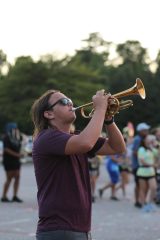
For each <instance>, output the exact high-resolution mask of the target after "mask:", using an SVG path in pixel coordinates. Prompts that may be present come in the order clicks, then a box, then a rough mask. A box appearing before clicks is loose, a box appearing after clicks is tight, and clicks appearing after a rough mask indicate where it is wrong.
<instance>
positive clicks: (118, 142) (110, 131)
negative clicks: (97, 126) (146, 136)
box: [105, 123, 126, 152]
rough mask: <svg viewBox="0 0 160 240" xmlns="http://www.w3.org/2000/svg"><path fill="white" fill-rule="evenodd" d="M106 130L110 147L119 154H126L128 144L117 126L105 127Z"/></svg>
mask: <svg viewBox="0 0 160 240" xmlns="http://www.w3.org/2000/svg"><path fill="white" fill-rule="evenodd" d="M105 129H106V131H107V135H108V139H109V140H108V143H109V145H110V146H111V147H112V148H113V149H115V151H117V152H125V151H126V144H125V141H124V138H123V136H122V133H121V132H120V130H119V128H118V127H117V125H116V124H115V123H112V124H110V125H105Z"/></svg>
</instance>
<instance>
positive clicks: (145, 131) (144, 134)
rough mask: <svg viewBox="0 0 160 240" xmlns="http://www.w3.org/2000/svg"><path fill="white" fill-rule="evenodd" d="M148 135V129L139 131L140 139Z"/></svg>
mask: <svg viewBox="0 0 160 240" xmlns="http://www.w3.org/2000/svg"><path fill="white" fill-rule="evenodd" d="M148 133H149V130H148V129H144V130H141V131H140V135H141V136H142V137H145V136H147V135H148Z"/></svg>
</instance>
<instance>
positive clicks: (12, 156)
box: [1, 122, 22, 202]
mask: <svg viewBox="0 0 160 240" xmlns="http://www.w3.org/2000/svg"><path fill="white" fill-rule="evenodd" d="M21 140H22V138H21V134H20V131H19V129H18V127H17V124H16V123H14V122H11V123H8V124H6V128H5V135H4V138H3V144H4V153H3V166H4V170H5V172H6V181H5V183H4V186H3V193H2V198H1V201H2V202H10V200H9V199H8V197H7V193H8V190H9V187H10V184H11V182H12V180H14V184H13V198H12V200H11V201H14V202H22V200H21V199H20V198H18V197H17V192H18V188H19V180H20V166H21V163H20V157H21V156H22V154H21V153H20V149H21Z"/></svg>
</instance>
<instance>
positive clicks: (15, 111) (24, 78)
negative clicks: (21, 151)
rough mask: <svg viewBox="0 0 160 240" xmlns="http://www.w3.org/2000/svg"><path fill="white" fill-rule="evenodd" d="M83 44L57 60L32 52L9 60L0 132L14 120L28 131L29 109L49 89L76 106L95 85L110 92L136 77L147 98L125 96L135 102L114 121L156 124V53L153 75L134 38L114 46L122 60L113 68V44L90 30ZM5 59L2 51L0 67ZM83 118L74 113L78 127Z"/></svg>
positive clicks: (0, 91)
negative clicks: (12, 60)
mask: <svg viewBox="0 0 160 240" xmlns="http://www.w3.org/2000/svg"><path fill="white" fill-rule="evenodd" d="M82 42H83V47H82V48H81V49H80V50H77V51H76V53H75V54H74V56H72V57H71V56H66V57H64V58H63V59H60V60H59V59H58V58H57V57H56V56H53V55H45V56H42V57H41V58H40V59H39V60H38V61H35V60H33V59H32V58H31V57H30V56H20V57H18V58H17V59H16V60H15V63H14V64H12V65H11V64H10V67H9V70H8V73H7V74H6V75H2V76H1V81H0V129H1V131H2V129H3V126H4V124H5V123H6V122H7V121H17V122H18V124H19V125H20V127H21V129H22V130H23V131H24V132H26V133H29V134H31V133H32V128H33V126H32V122H31V118H30V108H31V106H32V104H33V102H34V100H35V99H36V98H37V97H39V96H40V95H41V94H42V93H44V92H45V91H46V90H48V89H59V90H60V91H62V92H64V94H66V95H68V96H69V97H70V98H72V99H73V102H74V104H75V105H81V104H84V103H87V102H90V101H92V99H91V98H92V96H93V95H94V94H95V93H96V91H97V90H99V89H106V91H107V92H111V93H112V94H115V93H119V92H121V91H123V90H126V89H128V88H130V87H132V86H133V85H134V84H135V80H136V78H137V77H139V78H141V79H142V81H143V83H144V85H145V89H146V95H147V98H146V100H142V99H140V97H137V96H128V97H126V98H125V99H132V100H133V101H134V106H133V107H132V108H130V109H128V110H123V111H122V112H121V113H120V114H118V115H116V119H117V121H118V125H119V126H120V127H124V126H125V125H126V123H127V122H128V121H132V122H133V123H134V124H137V123H138V122H140V121H146V122H148V123H149V124H151V125H153V126H155V125H158V124H159V114H153V113H154V112H156V111H157V108H158V107H160V106H159V105H160V103H159V100H158V94H159V89H160V79H159V76H160V52H159V53H158V54H157V58H156V61H155V64H156V65H157V68H156V71H155V73H153V72H152V71H151V70H150V62H151V61H150V59H149V56H148V52H147V49H145V48H143V47H142V46H141V44H140V43H139V42H138V41H126V42H125V43H123V44H118V45H117V46H116V54H117V59H120V61H118V64H117V65H116V66H115V65H113V64H112V62H113V59H111V58H109V56H110V55H111V51H110V47H111V45H112V43H110V42H107V41H105V40H104V39H103V38H102V37H101V35H100V34H99V33H91V34H90V35H89V37H88V38H87V39H85V40H83V41H82ZM6 63H7V56H6V54H5V53H3V51H0V67H1V66H2V65H3V64H6ZM0 70H1V69H0ZM1 74H2V73H1ZM87 122H88V120H85V119H83V118H82V117H81V116H80V114H79V113H78V117H77V120H76V125H77V127H78V128H82V127H84V126H85V124H86V123H87Z"/></svg>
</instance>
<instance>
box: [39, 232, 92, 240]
mask: <svg viewBox="0 0 160 240" xmlns="http://www.w3.org/2000/svg"><path fill="white" fill-rule="evenodd" d="M36 240H92V238H91V233H85V232H74V231H66V230H55V231H47V232H39V233H37V234H36Z"/></svg>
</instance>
